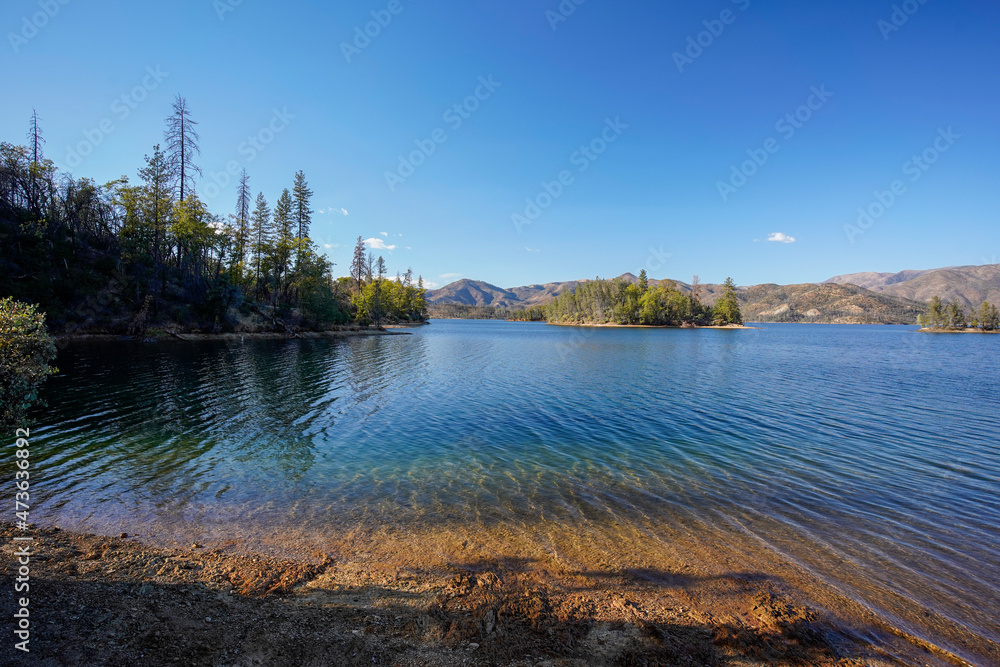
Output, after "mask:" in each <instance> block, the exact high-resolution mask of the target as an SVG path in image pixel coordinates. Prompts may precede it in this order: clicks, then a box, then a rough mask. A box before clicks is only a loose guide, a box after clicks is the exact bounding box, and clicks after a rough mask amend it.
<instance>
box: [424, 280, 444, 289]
mask: <svg viewBox="0 0 1000 667" xmlns="http://www.w3.org/2000/svg"><path fill="white" fill-rule="evenodd" d="M424 287H426V288H427V289H437V288H438V287H441V286H440V285H438V284H437V283H436V282H433V281H430V280H425V281H424Z"/></svg>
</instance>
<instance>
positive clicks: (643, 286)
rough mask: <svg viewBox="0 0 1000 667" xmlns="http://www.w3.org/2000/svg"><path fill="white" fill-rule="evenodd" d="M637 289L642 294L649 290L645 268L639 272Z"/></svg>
mask: <svg viewBox="0 0 1000 667" xmlns="http://www.w3.org/2000/svg"><path fill="white" fill-rule="evenodd" d="M639 291H640V292H641V293H642V294H645V293H646V292H648V291H649V276H647V275H646V269H643V270H642V271H640V272H639Z"/></svg>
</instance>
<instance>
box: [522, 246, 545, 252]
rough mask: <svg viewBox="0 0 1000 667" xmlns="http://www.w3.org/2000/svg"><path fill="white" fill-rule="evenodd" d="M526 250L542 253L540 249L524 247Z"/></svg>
mask: <svg viewBox="0 0 1000 667" xmlns="http://www.w3.org/2000/svg"><path fill="white" fill-rule="evenodd" d="M524 249H525V250H527V251H528V252H541V250H539V249H538V248H529V247H528V246H524Z"/></svg>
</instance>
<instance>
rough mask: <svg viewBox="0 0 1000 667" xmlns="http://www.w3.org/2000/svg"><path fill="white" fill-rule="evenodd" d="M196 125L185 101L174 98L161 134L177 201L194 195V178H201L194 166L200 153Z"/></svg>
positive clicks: (197, 168) (199, 170)
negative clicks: (196, 176)
mask: <svg viewBox="0 0 1000 667" xmlns="http://www.w3.org/2000/svg"><path fill="white" fill-rule="evenodd" d="M197 124H198V123H197V122H196V121H193V120H191V110H190V109H189V108H188V104H187V100H186V99H184V98H183V97H181V96H180V95H177V97H176V98H174V104H173V113H172V114H171V115H170V116H169V117H168V118H167V129H166V131H164V133H163V138H164V141H166V154H167V159H168V161H169V163H170V168H171V170H172V172H173V176H174V179H175V180H174V185H175V188H176V189H177V191H178V195H177V199H178V200H183V199H184V198H185V197H187V196H188V195H191V194H193V193H194V190H195V188H194V176H195V174H197V175H199V176H201V169H200V168H199V167H198V166H197V165H196V164H195V162H194V159H195V156H197V155H199V154H200V153H201V148H199V146H198V141H199V137H198V131H197V130H196V129H195V126H196V125H197Z"/></svg>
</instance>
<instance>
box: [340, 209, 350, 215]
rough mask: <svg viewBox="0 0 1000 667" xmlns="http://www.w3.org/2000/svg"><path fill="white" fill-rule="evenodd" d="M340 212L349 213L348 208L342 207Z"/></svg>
mask: <svg viewBox="0 0 1000 667" xmlns="http://www.w3.org/2000/svg"><path fill="white" fill-rule="evenodd" d="M340 212H341V213H343V214H344V215H349V214H348V212H347V209H346V208H342V209H340Z"/></svg>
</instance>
